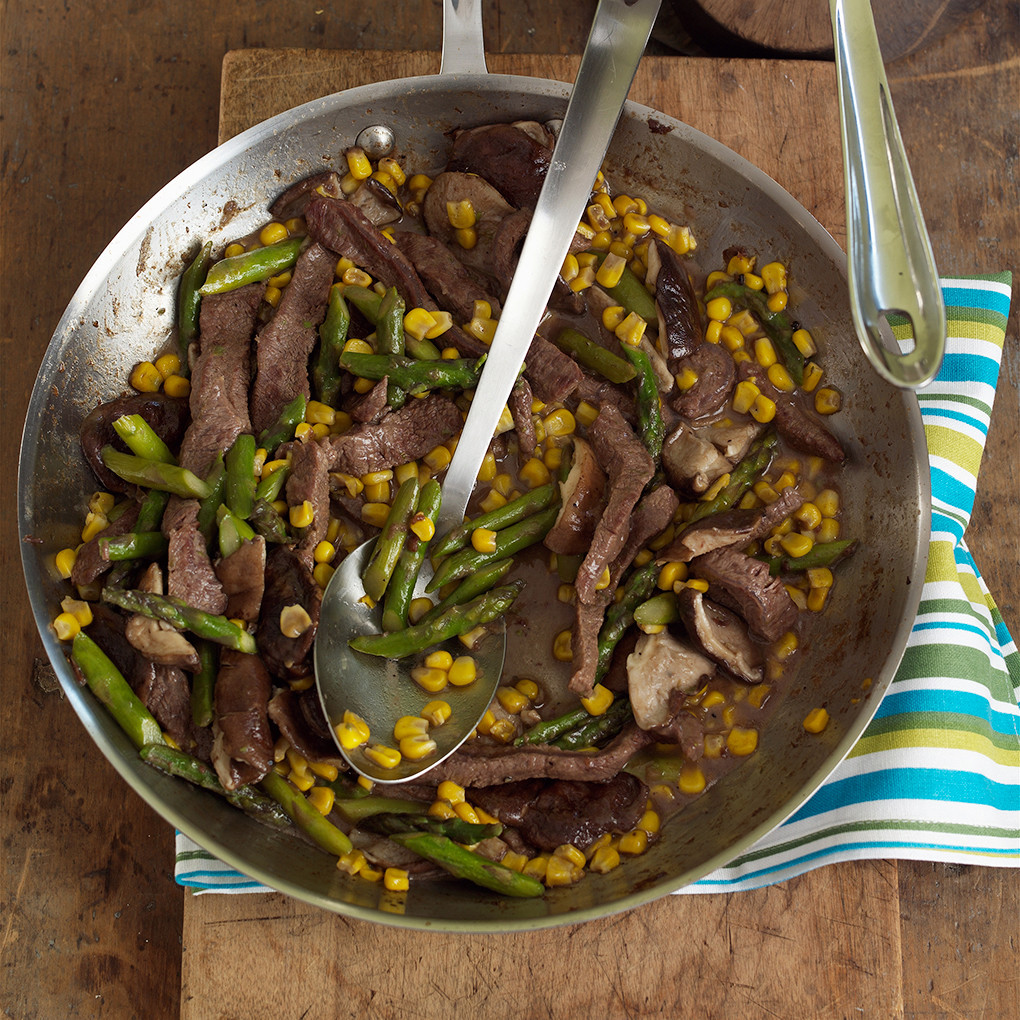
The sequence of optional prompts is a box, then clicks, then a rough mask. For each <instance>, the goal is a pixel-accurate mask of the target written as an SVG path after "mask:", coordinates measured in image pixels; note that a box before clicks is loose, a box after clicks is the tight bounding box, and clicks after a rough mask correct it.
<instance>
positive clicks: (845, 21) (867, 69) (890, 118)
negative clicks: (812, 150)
mask: <svg viewBox="0 0 1020 1020" xmlns="http://www.w3.org/2000/svg"><path fill="white" fill-rule="evenodd" d="M829 13H830V15H831V17H832V32H833V40H834V43H835V52H836V84H837V89H838V92H839V117H840V126H841V129H842V134H843V170H844V174H845V177H846V208H847V217H846V218H847V249H848V252H849V277H850V311H851V314H852V316H853V321H854V326H855V328H856V330H857V336H858V338H859V340H860V342H861V346H862V347H863V348H864V353H865V354H866V355H867V356H868V359H869V360H870V361H871V363H872V365H873V366H874V368H875V371H877V372H878V374H879V375H880V376H882V377H883V378H884V379H887V380H888V381H889V382H891V383H892V384H893V385H895V386H903V387H918V386H923V385H924V384H925V383H927V382H929V381H930V380H931V379H932V378H933V377H934V376H935V374H936V373H937V372H938V370H939V366H940V365H941V363H942V353H943V350H944V346H945V336H946V312H945V307H944V305H943V301H942V292H941V290H940V289H939V284H938V274H937V272H936V269H935V259H934V257H933V255H932V251H931V242H930V241H929V239H928V233H927V231H926V230H925V226H924V218H923V216H922V214H921V206H920V203H919V202H918V199H917V192H916V191H915V190H914V181H913V178H912V177H911V175H910V167H909V166H908V165H907V157H906V154H905V153H904V151H903V141H902V139H901V138H900V132H899V127H898V126H897V123H896V114H895V112H894V111H893V106H892V98H891V97H890V95H889V83H888V81H887V80H886V76H885V68H884V67H883V66H882V53H881V51H880V49H879V46H878V35H877V33H876V31H875V22H874V20H873V18H872V14H871V5H870V3H869V0H830V2H829ZM883 312H902V313H904V314H906V315H907V316H909V318H910V321H911V323H912V325H913V332H914V347H913V350H911V351H910V352H909V353H906V354H897V353H895V352H894V351H892V350H890V349H889V347H887V346H886V345H885V344H883V342H882V341H881V339H880V334H879V325H880V317H881V315H882V313H883Z"/></svg>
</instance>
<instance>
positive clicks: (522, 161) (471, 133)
mask: <svg viewBox="0 0 1020 1020" xmlns="http://www.w3.org/2000/svg"><path fill="white" fill-rule="evenodd" d="M551 159H552V149H551V148H549V147H548V146H546V145H543V144H541V143H540V142H539V141H537V139H536V138H535V137H534V136H533V134H531V133H529V132H525V131H522V130H521V129H520V128H518V127H515V126H514V125H513V124H484V125H482V126H481V127H476V128H470V129H469V130H467V131H461V132H460V133H459V134H458V135H457V137H456V138H455V139H454V140H453V149H452V151H451V153H450V161H449V163H448V164H447V169H448V170H455V171H460V172H464V173H472V174H478V175H479V176H480V177H484V178H486V179H487V180H488V181H490V182H491V183H492V185H493V186H494V187H495V188H496V189H497V190H498V191H499V192H500V194H502V195H503V197H504V198H505V199H506V200H507V201H508V202H509V203H510V204H511V205H515V206H519V207H521V208H526V209H534V208H535V204H536V203H537V202H538V195H539V192H541V190H542V183H543V181H544V180H545V175H546V172H547V171H548V169H549V163H550V161H551Z"/></svg>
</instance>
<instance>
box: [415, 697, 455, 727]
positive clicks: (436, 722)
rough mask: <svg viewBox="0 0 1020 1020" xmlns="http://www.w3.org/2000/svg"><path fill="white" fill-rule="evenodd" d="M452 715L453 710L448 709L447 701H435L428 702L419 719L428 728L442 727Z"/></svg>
mask: <svg viewBox="0 0 1020 1020" xmlns="http://www.w3.org/2000/svg"><path fill="white" fill-rule="evenodd" d="M452 714H453V709H452V708H450V703H449V702H448V701H441V700H438V699H437V700H435V701H430V702H429V703H428V704H427V705H426V706H425V707H424V708H423V709H422V710H421V717H422V718H423V719H424V720H425V721H426V722H427V723H428V724H429V725H430V726H442V725H443V723H445V722H448V721H449V719H450V716H451V715H452Z"/></svg>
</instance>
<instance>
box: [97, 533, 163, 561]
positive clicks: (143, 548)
mask: <svg viewBox="0 0 1020 1020" xmlns="http://www.w3.org/2000/svg"><path fill="white" fill-rule="evenodd" d="M167 544H168V543H167V540H166V538H165V537H164V536H163V533H162V532H161V531H131V532H128V533H127V534H126V535H117V536H116V537H115V538H100V539H99V555H100V556H101V557H102V558H103V559H104V560H107V561H109V562H111V563H116V562H118V561H123V560H135V559H138V558H139V557H144V558H145V559H155V558H156V557H157V556H160V555H162V554H163V553H165V552H166V548H167Z"/></svg>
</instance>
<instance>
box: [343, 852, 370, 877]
mask: <svg viewBox="0 0 1020 1020" xmlns="http://www.w3.org/2000/svg"><path fill="white" fill-rule="evenodd" d="M366 863H367V860H366V858H365V855H364V854H363V853H362V852H361V851H360V850H351V851H350V852H349V853H346V854H341V855H340V857H339V858H338V859H337V862H336V866H337V868H338V869H339V870H340V871H345V872H346V873H347V874H348V875H356V874H358V872H359V871H361V869H362V868H363V867H364V866H365V864H366Z"/></svg>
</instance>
